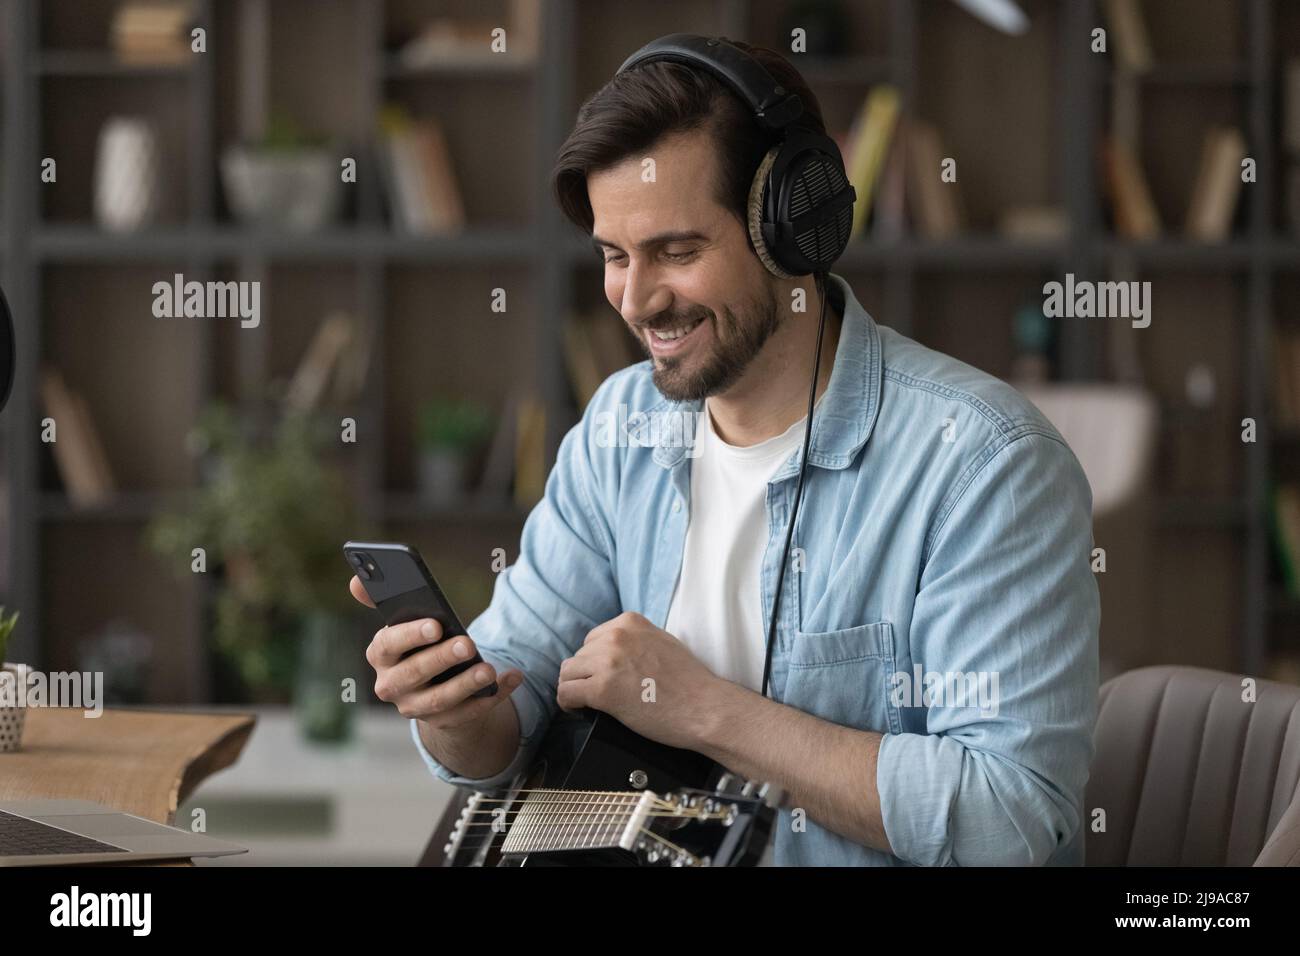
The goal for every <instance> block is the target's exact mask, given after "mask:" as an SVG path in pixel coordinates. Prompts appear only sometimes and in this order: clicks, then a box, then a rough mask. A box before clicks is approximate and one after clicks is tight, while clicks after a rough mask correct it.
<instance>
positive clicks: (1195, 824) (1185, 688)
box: [1084, 667, 1300, 866]
mask: <svg viewBox="0 0 1300 956" xmlns="http://www.w3.org/2000/svg"><path fill="white" fill-rule="evenodd" d="M1243 680H1244V678H1243V677H1242V676H1241V675H1238V674H1225V673H1221V672H1218V671H1210V670H1203V669H1201V668H1197V667H1144V668H1141V669H1139V670H1135V671H1130V672H1128V673H1126V674H1121V675H1120V676H1119V677H1116V678H1114V679H1113V680H1110V681H1107V682H1106V683H1105V684H1104V685H1102V688H1101V695H1100V709H1099V713H1098V717H1097V730H1096V734H1095V736H1094V741H1095V743H1096V747H1097V753H1096V756H1095V758H1094V759H1093V764H1092V775H1091V777H1090V779H1089V781H1088V786H1087V800H1086V803H1085V814H1084V825H1085V826H1086V827H1087V828H1088V829H1087V831H1086V837H1085V841H1086V844H1085V862H1086V865H1088V866H1250V865H1252V864H1253V865H1255V866H1300V687H1293V686H1291V685H1289V684H1279V683H1275V682H1274V681H1268V680H1258V681H1256V684H1255V689H1254V693H1255V699H1254V701H1252V702H1246V701H1243V700H1242V697H1243V693H1244V690H1245V689H1244V688H1243V684H1242V682H1243ZM1098 810H1100V811H1104V814H1105V816H1104V823H1105V829H1104V830H1102V831H1100V832H1098V831H1096V830H1094V828H1093V827H1094V819H1100V818H1098V817H1096V816H1095V815H1096V812H1097V811H1098Z"/></svg>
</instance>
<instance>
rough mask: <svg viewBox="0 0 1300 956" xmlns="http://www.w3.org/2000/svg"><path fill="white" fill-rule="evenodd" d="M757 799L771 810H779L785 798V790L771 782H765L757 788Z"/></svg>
mask: <svg viewBox="0 0 1300 956" xmlns="http://www.w3.org/2000/svg"><path fill="white" fill-rule="evenodd" d="M758 799H760V800H762V801H763V803H765V804H766V805H767V806H769V807H771V808H772V809H773V810H779V809H780V808H781V804H782V802H783V801H784V800H785V791H784V790H783V789H781V788H780V787H778V786H775V785H773V784H772V783H770V782H769V783H765V784H763V786H761V787H759V788H758Z"/></svg>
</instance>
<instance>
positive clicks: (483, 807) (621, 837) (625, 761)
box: [444, 710, 775, 866]
mask: <svg viewBox="0 0 1300 956" xmlns="http://www.w3.org/2000/svg"><path fill="white" fill-rule="evenodd" d="M729 780H730V775H729V774H727V773H726V771H725V770H724V769H723V768H722V767H720V766H719V765H718V764H716V763H714V762H713V761H712V760H710V759H709V758H707V757H705V756H703V755H701V754H698V753H695V752H694V751H690V750H683V749H680V748H676V747H668V746H665V745H664V744H660V743H656V742H655V741H652V740H647V739H646V738H644V737H642V736H641V735H639V734H636V733H634V732H633V731H631V730H629V729H628V728H627V727H625V726H624V725H623V724H621V723H620V722H619V721H617V720H615V719H614V718H613V717H610V716H609V715H608V714H603V713H599V712H597V711H590V710H588V711H583V712H581V713H574V714H569V713H565V712H563V711H561V712H559V713H558V714H557V715H556V717H555V718H554V719H553V720H552V722H551V726H550V728H549V729H548V731H547V734H546V736H545V737H544V738H543V740H542V744H541V746H540V747H539V748H538V753H537V757H536V759H535V760H534V762H533V764H532V766H531V767H530V768H529V769H528V770H527V771H526V772H525V773H523V774H521V775H520V777H519V778H517V779H516V780H515V781H513V782H512V783H511V785H510V786H509V787H508V788H505V789H503V790H500V791H492V792H482V791H479V792H476V793H475V794H473V796H471V798H470V801H469V803H468V804H467V805H466V808H465V810H464V811H463V812H462V816H461V820H460V821H459V822H458V823H457V825H456V829H455V830H454V831H453V833H452V837H451V841H450V842H449V843H448V845H447V848H446V850H447V852H446V859H445V861H444V865H446V866H640V865H728V866H752V865H754V864H755V863H757V861H758V860H759V858H760V857H761V856H762V853H763V850H764V848H765V847H766V845H767V841H768V839H769V838H770V835H771V825H772V819H773V817H774V815H775V810H774V808H773V807H772V806H769V805H767V804H765V803H764V802H763V800H762V798H761V797H759V796H757V795H752V794H751V793H750V792H749V791H748V790H747V791H745V792H742V793H729V792H727V790H726V787H727V786H728V782H729ZM720 785H721V789H720ZM749 786H750V787H751V788H752V785H749ZM670 846H671V847H672V848H675V849H674V850H669V849H668V847H670ZM700 861H705V862H700Z"/></svg>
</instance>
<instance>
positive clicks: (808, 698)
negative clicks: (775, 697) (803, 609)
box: [782, 621, 902, 734]
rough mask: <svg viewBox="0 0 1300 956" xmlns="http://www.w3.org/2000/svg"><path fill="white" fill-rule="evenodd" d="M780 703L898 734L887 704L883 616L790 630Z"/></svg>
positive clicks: (887, 634)
mask: <svg viewBox="0 0 1300 956" xmlns="http://www.w3.org/2000/svg"><path fill="white" fill-rule="evenodd" d="M788 666H789V669H788V671H787V674H786V681H785V693H784V696H783V698H782V703H784V704H788V705H789V706H791V707H795V708H797V709H799V710H802V711H804V712H805V713H809V714H812V715H813V716H814V717H820V718H822V719H823V720H829V721H830V722H831V723H835V724H842V725H843V726H846V727H853V728H856V729H858V730H873V731H876V732H878V733H893V734H897V733H901V732H902V719H901V715H900V714H899V710H898V708H897V707H896V706H894V705H893V704H891V703H890V694H889V689H890V686H891V685H890V682H891V679H892V677H893V674H894V626H893V624H891V623H890V622H888V621H878V622H876V623H874V624H859V625H858V626H857V627H850V628H846V629H844V630H842V631H820V632H817V631H795V636H794V644H793V645H792V646H791V648H790V658H789V661H788Z"/></svg>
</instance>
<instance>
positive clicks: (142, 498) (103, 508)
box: [40, 491, 174, 522]
mask: <svg viewBox="0 0 1300 956" xmlns="http://www.w3.org/2000/svg"><path fill="white" fill-rule="evenodd" d="M173 494H174V493H168V492H160V491H124V492H119V493H118V494H116V495H114V496H113V497H112V498H110V499H109V500H108V501H106V502H104V503H103V504H100V505H95V506H93V507H85V506H82V505H74V504H73V503H72V501H71V499H70V498H69V497H68V496H67V495H66V494H64V493H63V492H60V491H46V492H42V493H41V498H40V501H41V504H40V517H41V519H42V520H45V521H62V522H67V521H146V520H148V519H150V518H152V517H153V516H154V515H155V514H157V513H158V512H159V511H160V510H161V509H162V508H163V507H164V506H165V505H166V504H167V503H168V502H170V501H172V500H174V499H173Z"/></svg>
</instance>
